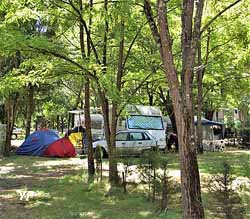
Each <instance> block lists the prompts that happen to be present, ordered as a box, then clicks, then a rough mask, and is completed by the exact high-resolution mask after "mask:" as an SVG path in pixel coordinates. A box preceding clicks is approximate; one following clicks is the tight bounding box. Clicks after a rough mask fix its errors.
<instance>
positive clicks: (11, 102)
mask: <svg viewBox="0 0 250 219" xmlns="http://www.w3.org/2000/svg"><path fill="white" fill-rule="evenodd" d="M18 103H19V96H18V94H14V95H12V96H10V97H8V98H7V99H6V101H5V123H6V138H5V145H4V148H3V155H4V156H6V157H7V156H9V155H10V147H11V136H12V132H13V128H14V124H15V119H16V112H17V106H18Z"/></svg>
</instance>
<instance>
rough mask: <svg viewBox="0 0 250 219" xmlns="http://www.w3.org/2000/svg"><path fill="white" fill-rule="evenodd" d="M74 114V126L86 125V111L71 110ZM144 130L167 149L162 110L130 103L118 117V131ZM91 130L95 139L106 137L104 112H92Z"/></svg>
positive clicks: (161, 147) (160, 145) (162, 147)
mask: <svg viewBox="0 0 250 219" xmlns="http://www.w3.org/2000/svg"><path fill="white" fill-rule="evenodd" d="M70 113H73V114H74V126H75V127H78V126H80V125H84V111H83V110H74V111H70ZM123 130H131V131H135V130H144V131H147V132H148V133H149V134H150V135H151V136H153V137H154V138H155V140H156V141H157V145H158V147H159V148H160V149H165V147H166V138H165V127H164V123H163V116H162V112H161V110H160V109H159V108H157V107H154V106H143V105H128V106H127V107H126V108H125V110H124V111H123V113H122V115H121V116H120V117H119V118H118V122H117V131H123ZM91 131H92V135H93V140H94V141H95V140H103V139H104V119H103V115H102V114H91Z"/></svg>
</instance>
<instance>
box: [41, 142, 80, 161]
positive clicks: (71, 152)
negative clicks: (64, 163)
mask: <svg viewBox="0 0 250 219" xmlns="http://www.w3.org/2000/svg"><path fill="white" fill-rule="evenodd" d="M43 156H46V157H74V156H76V150H75V148H74V146H73V144H72V143H71V142H70V140H69V139H68V138H67V137H64V138H60V139H58V140H57V141H55V142H53V143H52V144H50V145H49V146H48V147H47V149H46V150H45V151H44V153H43Z"/></svg>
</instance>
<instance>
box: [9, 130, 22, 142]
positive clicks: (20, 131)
mask: <svg viewBox="0 0 250 219" xmlns="http://www.w3.org/2000/svg"><path fill="white" fill-rule="evenodd" d="M22 133H23V130H22V129H21V128H17V127H14V128H13V132H12V136H11V139H12V140H16V139H17V137H18V135H21V134H22Z"/></svg>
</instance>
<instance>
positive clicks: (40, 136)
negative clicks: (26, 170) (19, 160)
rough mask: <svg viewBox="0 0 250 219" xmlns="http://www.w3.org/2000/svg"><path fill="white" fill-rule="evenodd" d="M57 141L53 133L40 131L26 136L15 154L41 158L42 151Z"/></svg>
mask: <svg viewBox="0 0 250 219" xmlns="http://www.w3.org/2000/svg"><path fill="white" fill-rule="evenodd" d="M58 139H59V136H58V135H57V134H56V133H55V132H54V131H52V130H49V129H40V130H38V131H36V132H33V133H32V134H31V135H30V136H28V137H27V139H26V140H25V141H24V142H23V144H22V145H21V146H20V147H19V148H18V149H17V151H16V153H17V154H18V155H32V156H42V155H43V152H44V150H45V149H46V148H47V147H48V146H49V145H50V144H51V143H53V142H55V141H56V140H58Z"/></svg>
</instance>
